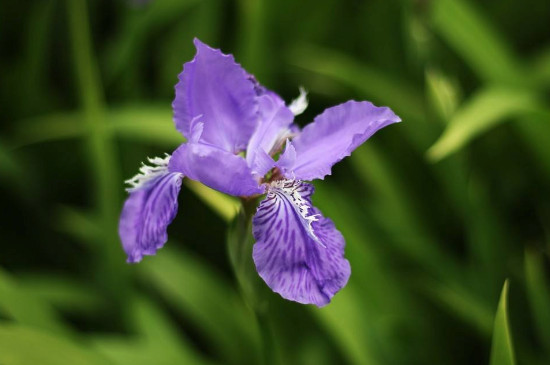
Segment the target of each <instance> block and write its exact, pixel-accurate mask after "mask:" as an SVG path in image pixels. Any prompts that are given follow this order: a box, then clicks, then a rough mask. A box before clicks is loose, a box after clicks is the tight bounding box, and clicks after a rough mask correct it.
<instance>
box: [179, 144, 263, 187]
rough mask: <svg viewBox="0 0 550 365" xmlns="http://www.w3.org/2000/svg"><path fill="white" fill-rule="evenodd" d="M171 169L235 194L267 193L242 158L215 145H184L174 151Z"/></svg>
mask: <svg viewBox="0 0 550 365" xmlns="http://www.w3.org/2000/svg"><path fill="white" fill-rule="evenodd" d="M169 169H170V171H179V172H182V173H183V174H184V175H185V176H186V177H188V178H190V179H193V180H197V181H200V182H201V183H203V184H204V185H206V186H209V187H211V188H212V189H216V190H218V191H221V192H222V193H226V194H230V195H234V196H250V195H254V194H262V193H263V192H264V189H263V188H262V187H261V186H259V185H258V181H257V180H256V179H255V178H254V177H253V176H252V171H251V170H250V168H249V167H248V165H247V164H246V161H245V159H244V158H243V157H241V156H238V155H234V154H232V153H229V152H227V151H224V150H222V149H220V148H218V147H215V146H212V145H206V144H201V143H186V144H183V145H181V146H180V147H179V148H178V149H177V150H176V151H174V153H173V154H172V158H171V160H170V165H169Z"/></svg>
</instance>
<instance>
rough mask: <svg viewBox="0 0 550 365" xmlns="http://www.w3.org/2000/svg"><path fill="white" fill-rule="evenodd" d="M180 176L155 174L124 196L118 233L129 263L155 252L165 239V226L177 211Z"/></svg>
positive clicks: (178, 174)
mask: <svg viewBox="0 0 550 365" xmlns="http://www.w3.org/2000/svg"><path fill="white" fill-rule="evenodd" d="M182 177H183V175H182V174H180V173H177V172H176V173H170V172H168V171H166V173H161V174H156V175H155V176H154V177H153V178H152V179H150V180H148V181H147V183H146V184H143V185H142V186H141V187H139V188H136V189H135V190H134V191H132V192H131V193H130V196H129V197H128V199H126V202H125V203H124V207H123V208H122V213H121V215H120V221H119V226H118V233H119V236H120V239H121V241H122V247H123V248H124V251H125V252H126V254H127V255H128V262H131V263H134V262H139V261H141V259H142V257H143V256H144V255H154V254H155V253H156V252H157V250H158V249H160V248H161V247H162V246H164V244H165V243H166V241H167V240H168V235H167V233H166V228H167V227H168V225H169V224H170V223H171V222H172V220H173V219H174V217H175V216H176V213H177V211H178V194H179V191H180V187H181V179H182Z"/></svg>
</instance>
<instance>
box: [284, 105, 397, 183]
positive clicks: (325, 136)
mask: <svg viewBox="0 0 550 365" xmlns="http://www.w3.org/2000/svg"><path fill="white" fill-rule="evenodd" d="M399 121H401V119H400V118H399V117H398V116H397V115H395V114H394V113H393V112H392V111H391V109H390V108H387V107H377V106H374V105H373V104H372V103H369V102H367V101H362V102H357V101H348V102H346V103H344V104H340V105H337V106H335V107H332V108H329V109H327V110H325V111H324V112H323V113H322V114H320V115H319V116H317V117H316V118H315V120H314V121H313V123H311V124H309V125H308V126H306V127H305V128H304V129H303V130H302V133H301V134H299V135H298V136H297V137H296V138H294V139H293V141H292V143H293V145H294V148H295V149H296V163H295V165H294V167H293V170H294V174H295V178H297V179H302V180H313V179H323V178H324V177H325V176H326V175H330V173H331V168H332V166H333V165H334V164H336V163H337V162H338V161H340V160H342V159H343V158H344V157H346V156H349V155H350V154H351V152H352V151H353V150H354V149H355V148H357V147H358V146H359V145H361V144H362V143H363V142H365V141H366V140H367V139H368V138H369V137H370V136H372V135H373V134H374V133H375V132H376V131H378V130H379V129H381V128H383V127H385V126H387V125H389V124H392V123H396V122H399Z"/></svg>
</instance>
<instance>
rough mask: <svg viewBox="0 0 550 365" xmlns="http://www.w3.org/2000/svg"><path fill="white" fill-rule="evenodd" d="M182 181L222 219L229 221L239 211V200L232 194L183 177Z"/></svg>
mask: <svg viewBox="0 0 550 365" xmlns="http://www.w3.org/2000/svg"><path fill="white" fill-rule="evenodd" d="M184 183H185V185H186V186H187V187H188V188H189V190H191V191H192V192H193V193H195V195H197V196H198V197H199V198H200V199H201V200H202V201H203V202H204V203H205V204H206V205H208V206H209V207H210V208H211V209H212V210H213V211H214V212H215V213H216V214H218V215H219V216H220V218H222V219H223V220H224V221H226V222H231V220H232V219H233V218H234V217H235V215H236V214H237V212H238V211H239V206H240V205H239V202H238V200H237V199H235V198H233V197H232V196H228V195H225V194H223V193H220V192H218V191H216V190H213V189H210V188H209V187H207V186H205V185H203V184H201V183H199V182H198V181H194V180H190V179H185V180H184Z"/></svg>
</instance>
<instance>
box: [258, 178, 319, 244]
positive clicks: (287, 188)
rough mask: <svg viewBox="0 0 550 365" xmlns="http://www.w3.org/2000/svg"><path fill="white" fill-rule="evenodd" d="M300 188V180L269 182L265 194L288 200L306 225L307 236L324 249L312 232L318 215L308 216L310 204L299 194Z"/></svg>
mask: <svg viewBox="0 0 550 365" xmlns="http://www.w3.org/2000/svg"><path fill="white" fill-rule="evenodd" d="M301 187H302V182H301V181H300V180H287V179H284V180H275V181H273V182H271V183H270V184H269V185H268V187H267V194H268V196H269V195H270V194H273V195H277V194H284V195H285V196H286V197H288V198H290V202H291V204H292V206H293V207H294V209H295V210H296V211H297V212H298V213H299V214H300V216H301V217H302V218H303V220H304V221H305V223H306V225H307V233H308V235H309V236H310V237H311V238H312V239H313V240H314V241H315V242H317V243H318V244H319V245H321V246H322V247H326V246H325V245H324V244H323V243H322V242H321V240H319V238H318V237H317V236H316V235H315V232H314V231H313V226H312V224H313V222H316V221H318V220H319V217H320V216H321V215H320V214H310V212H309V210H310V207H311V203H310V202H309V201H308V200H306V199H305V198H304V197H303V196H302V195H301V194H300V193H301V192H303V191H300V188H301Z"/></svg>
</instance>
